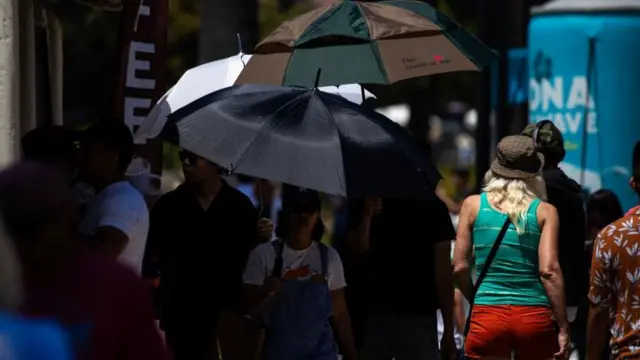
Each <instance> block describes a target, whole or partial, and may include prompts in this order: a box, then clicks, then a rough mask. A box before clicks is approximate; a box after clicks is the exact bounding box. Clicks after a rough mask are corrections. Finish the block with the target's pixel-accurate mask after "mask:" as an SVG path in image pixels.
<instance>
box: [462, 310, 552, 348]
mask: <svg viewBox="0 0 640 360" xmlns="http://www.w3.org/2000/svg"><path fill="white" fill-rule="evenodd" d="M464 350H465V355H466V356H467V357H468V358H470V359H481V358H484V357H490V356H492V357H500V358H511V352H512V351H513V352H515V354H516V359H518V360H545V359H552V358H553V354H554V353H555V352H557V351H558V337H557V332H556V328H555V325H554V323H553V320H552V317H551V309H549V308H548V307H546V306H512V305H476V306H474V307H473V311H472V313H471V325H470V327H469V334H468V335H467V339H466V341H465V348H464Z"/></svg>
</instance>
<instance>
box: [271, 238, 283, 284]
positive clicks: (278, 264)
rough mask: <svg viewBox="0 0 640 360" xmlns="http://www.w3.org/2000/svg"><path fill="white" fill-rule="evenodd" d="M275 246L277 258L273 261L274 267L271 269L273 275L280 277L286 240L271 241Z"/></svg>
mask: <svg viewBox="0 0 640 360" xmlns="http://www.w3.org/2000/svg"><path fill="white" fill-rule="evenodd" d="M271 245H273V248H274V249H275V251H276V260H275V262H274V263H273V269H271V276H272V277H276V278H279V277H280V276H281V275H282V266H283V265H282V251H283V250H284V241H282V239H276V240H274V241H272V242H271Z"/></svg>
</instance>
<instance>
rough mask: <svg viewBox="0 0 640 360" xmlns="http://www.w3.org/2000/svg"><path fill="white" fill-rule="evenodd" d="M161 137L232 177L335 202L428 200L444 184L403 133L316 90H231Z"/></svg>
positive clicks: (181, 114)
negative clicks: (277, 185)
mask: <svg viewBox="0 0 640 360" xmlns="http://www.w3.org/2000/svg"><path fill="white" fill-rule="evenodd" d="M160 137H161V138H162V139H164V140H166V141H169V142H172V143H174V144H176V145H178V146H180V147H181V148H183V149H186V150H188V151H191V152H193V153H195V154H197V155H199V156H201V157H203V158H206V159H208V160H210V161H212V162H214V163H216V164H217V165H219V166H221V167H223V168H225V169H226V170H228V171H229V173H239V174H244V175H249V176H254V177H258V178H263V179H269V180H273V181H279V182H283V183H287V184H291V185H296V186H300V187H304V188H309V189H314V190H317V191H321V192H325V193H328V194H333V195H338V196H349V197H363V196H381V197H402V198H413V197H417V198H425V197H429V196H431V195H433V193H434V190H435V187H436V185H437V183H438V181H439V180H440V174H439V173H438V170H437V169H436V168H435V167H434V166H433V165H432V164H431V163H430V161H429V159H428V157H427V154H426V150H425V149H424V148H423V147H422V145H420V144H419V143H418V142H417V140H415V139H414V138H413V137H411V135H409V133H407V132H406V131H405V130H404V129H403V128H402V127H400V126H399V125H397V124H395V123H394V122H392V121H391V120H389V119H387V118H386V117H384V116H382V115H380V114H378V113H376V112H375V111H373V110H369V109H365V108H362V107H359V106H358V105H355V104H353V103H351V102H349V101H348V100H346V99H344V98H342V97H340V96H337V95H333V94H328V93H324V92H322V91H320V90H317V89H301V88H291V87H283V86H273V85H239V86H233V87H230V88H226V89H223V90H220V91H217V92H214V93H212V94H209V95H206V96H204V97H202V98H200V99H198V100H196V101H194V102H192V103H191V104H189V105H187V106H185V107H183V108H181V109H179V110H177V111H176V112H174V113H173V114H171V115H170V116H169V119H168V121H167V124H166V125H165V127H164V129H163V130H162V133H161V134H160Z"/></svg>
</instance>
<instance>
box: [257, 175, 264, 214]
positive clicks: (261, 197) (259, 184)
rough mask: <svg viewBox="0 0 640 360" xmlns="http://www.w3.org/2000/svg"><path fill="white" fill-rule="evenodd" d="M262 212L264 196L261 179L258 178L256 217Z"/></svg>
mask: <svg viewBox="0 0 640 360" xmlns="http://www.w3.org/2000/svg"><path fill="white" fill-rule="evenodd" d="M263 213H264V197H263V196H262V181H260V180H258V218H262V214H263Z"/></svg>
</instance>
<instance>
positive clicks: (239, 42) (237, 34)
mask: <svg viewBox="0 0 640 360" xmlns="http://www.w3.org/2000/svg"><path fill="white" fill-rule="evenodd" d="M236 36H237V38H238V54H241V53H242V38H241V37H240V33H236ZM243 64H244V63H243Z"/></svg>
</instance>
